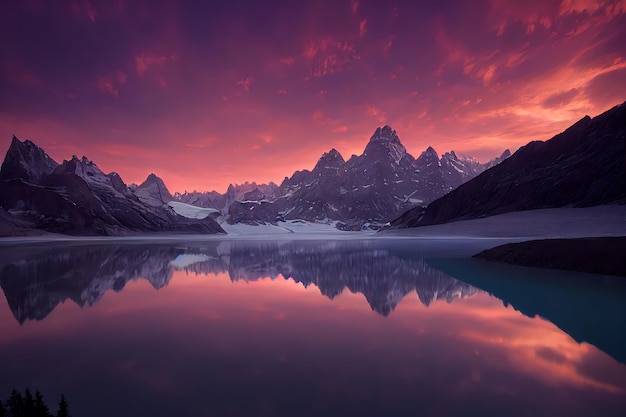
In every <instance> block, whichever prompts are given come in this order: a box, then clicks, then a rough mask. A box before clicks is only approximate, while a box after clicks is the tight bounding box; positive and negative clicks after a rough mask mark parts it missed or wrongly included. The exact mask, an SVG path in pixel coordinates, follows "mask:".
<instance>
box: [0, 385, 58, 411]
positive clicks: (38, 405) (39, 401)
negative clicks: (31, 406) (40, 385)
mask: <svg viewBox="0 0 626 417" xmlns="http://www.w3.org/2000/svg"><path fill="white" fill-rule="evenodd" d="M33 416H34V417H52V414H50V409H49V408H48V406H47V405H46V403H45V401H44V400H43V395H41V393H40V392H39V391H35V412H34V413H33ZM0 417H1V416H0Z"/></svg>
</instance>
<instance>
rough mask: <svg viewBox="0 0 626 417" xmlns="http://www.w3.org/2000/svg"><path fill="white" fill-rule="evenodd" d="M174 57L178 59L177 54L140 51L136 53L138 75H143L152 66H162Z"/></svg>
mask: <svg viewBox="0 0 626 417" xmlns="http://www.w3.org/2000/svg"><path fill="white" fill-rule="evenodd" d="M174 59H176V55H169V56H166V55H157V54H152V53H147V52H140V53H138V54H136V55H135V70H136V71H137V75H139V76H140V77H143V76H144V75H145V74H146V73H147V72H148V71H149V70H150V69H151V68H153V67H158V66H161V65H163V64H165V63H166V62H168V61H172V60H174Z"/></svg>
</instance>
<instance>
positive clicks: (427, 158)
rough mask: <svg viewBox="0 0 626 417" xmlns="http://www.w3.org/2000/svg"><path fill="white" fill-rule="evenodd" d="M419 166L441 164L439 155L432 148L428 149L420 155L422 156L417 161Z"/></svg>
mask: <svg viewBox="0 0 626 417" xmlns="http://www.w3.org/2000/svg"><path fill="white" fill-rule="evenodd" d="M416 162H417V163H418V164H430V163H433V162H434V163H437V162H439V154H438V153H437V151H435V149H433V147H432V146H429V147H428V148H426V150H425V151H424V152H422V153H421V154H420V156H419V157H418V158H417V159H416Z"/></svg>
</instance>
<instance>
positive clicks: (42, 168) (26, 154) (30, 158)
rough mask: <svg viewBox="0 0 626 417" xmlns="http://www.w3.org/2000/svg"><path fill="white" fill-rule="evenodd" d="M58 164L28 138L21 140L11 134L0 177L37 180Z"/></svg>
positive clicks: (50, 171)
mask: <svg viewBox="0 0 626 417" xmlns="http://www.w3.org/2000/svg"><path fill="white" fill-rule="evenodd" d="M58 165H59V164H58V163H57V162H56V161H54V160H53V159H52V158H50V156H48V154H47V153H46V152H45V151H44V150H43V149H41V148H40V147H39V146H37V145H35V144H34V143H33V142H31V141H30V140H24V141H21V140H19V139H18V138H17V136H15V135H13V137H12V139H11V145H10V146H9V149H8V151H7V154H6V157H5V159H4V162H3V163H2V168H1V169H0V177H1V178H3V179H7V178H20V179H24V180H27V181H31V182H38V181H39V180H41V178H42V177H44V176H45V175H48V174H50V173H52V171H54V169H55V168H56V167H57V166H58Z"/></svg>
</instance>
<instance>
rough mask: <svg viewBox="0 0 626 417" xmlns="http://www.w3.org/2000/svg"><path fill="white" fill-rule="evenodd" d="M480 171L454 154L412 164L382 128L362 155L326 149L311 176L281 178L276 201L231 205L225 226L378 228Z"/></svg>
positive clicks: (430, 155)
mask: <svg viewBox="0 0 626 417" xmlns="http://www.w3.org/2000/svg"><path fill="white" fill-rule="evenodd" d="M501 158H502V157H501ZM494 163H495V162H493V161H492V162H489V164H494ZM484 169H485V165H482V164H480V163H479V162H478V161H476V160H473V159H470V158H459V157H457V155H456V154H455V153H454V152H450V153H446V154H444V155H443V156H442V157H441V158H439V156H438V155H437V152H435V150H434V149H433V148H430V147H429V148H428V149H427V150H426V151H425V152H424V153H422V155H421V156H420V157H419V158H418V159H417V160H415V159H414V158H413V156H411V154H409V153H408V152H407V151H406V148H405V147H404V146H403V145H402V143H401V142H400V138H399V137H398V135H397V134H396V132H395V130H393V129H391V127H389V126H384V127H382V128H378V129H377V130H376V132H374V135H372V137H371V138H370V140H369V142H368V144H367V146H366V147H365V150H364V151H363V154H362V155H359V156H357V155H353V156H352V157H351V158H350V159H349V160H348V161H345V160H344V158H343V157H342V156H341V154H340V153H339V152H338V151H337V150H335V149H331V150H330V151H329V152H327V153H324V154H323V155H322V156H321V158H320V159H319V161H318V162H317V164H316V165H315V167H314V168H313V170H312V171H308V170H303V171H297V172H295V173H294V174H293V175H292V176H291V177H290V178H285V179H284V181H283V182H282V184H281V185H280V187H279V188H278V192H277V197H276V198H275V199H274V200H268V201H267V204H254V203H252V202H250V201H245V202H237V201H235V202H233V203H231V204H230V205H228V214H229V218H228V222H229V223H231V224H234V223H238V222H244V223H248V224H263V223H274V222H276V221H277V220H298V219H300V220H306V221H311V222H330V221H338V222H339V223H338V225H337V227H338V228H340V229H344V230H360V229H362V228H363V227H372V228H377V227H379V226H380V225H382V224H384V223H386V222H388V221H389V220H391V219H393V218H395V217H397V216H398V215H399V214H400V213H402V212H404V211H405V210H407V209H409V208H411V207H413V206H415V204H418V203H423V202H429V201H432V200H434V199H435V198H437V197H440V196H441V195H443V194H445V193H447V192H449V191H450V190H452V189H454V188H455V187H457V186H459V185H460V184H462V183H464V182H465V181H467V180H468V179H470V178H473V177H474V176H476V175H477V174H478V173H480V172H482V171H483V170H484ZM255 200H256V201H257V202H258V201H259V200H258V199H255Z"/></svg>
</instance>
